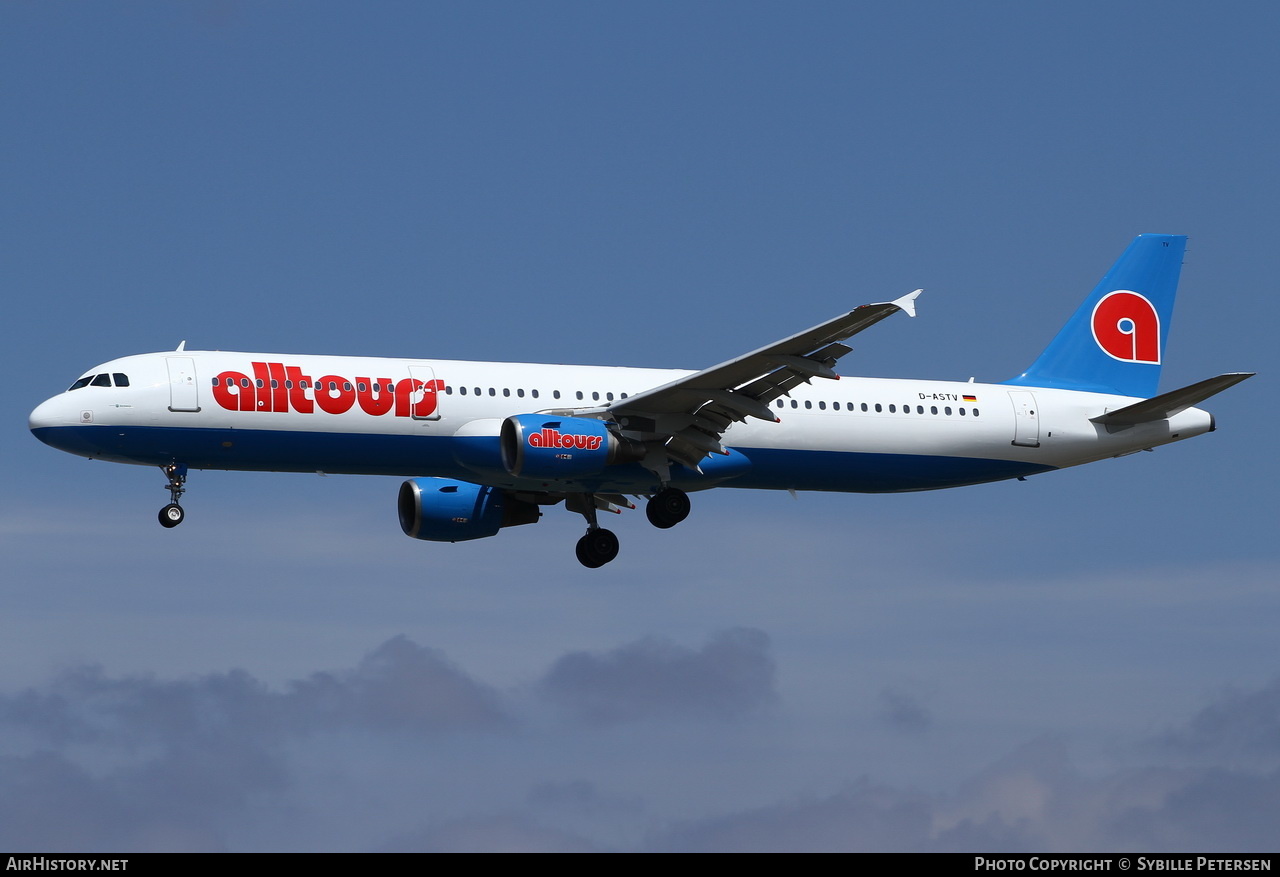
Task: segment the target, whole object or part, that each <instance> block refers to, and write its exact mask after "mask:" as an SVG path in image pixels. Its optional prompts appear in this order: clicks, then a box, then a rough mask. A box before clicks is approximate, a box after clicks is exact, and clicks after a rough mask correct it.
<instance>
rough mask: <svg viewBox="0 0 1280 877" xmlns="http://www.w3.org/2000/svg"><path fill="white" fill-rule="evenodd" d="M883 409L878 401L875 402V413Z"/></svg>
mask: <svg viewBox="0 0 1280 877" xmlns="http://www.w3.org/2000/svg"><path fill="white" fill-rule="evenodd" d="M883 410H884V409H883V408H881V407H880V403H879V402H877V403H876V413H877V414H879V413H880V412H881V411H883Z"/></svg>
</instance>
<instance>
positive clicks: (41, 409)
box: [27, 396, 76, 438]
mask: <svg viewBox="0 0 1280 877" xmlns="http://www.w3.org/2000/svg"><path fill="white" fill-rule="evenodd" d="M68 411H69V409H68V408H67V405H66V401H65V400H64V399H63V397H62V396H54V397H53V398H52V399H45V400H44V401H43V402H41V403H40V404H39V405H37V406H36V407H35V409H34V410H33V411H32V412H31V414H30V415H29V416H28V417H27V428H28V429H30V430H31V431H32V432H33V433H35V435H36V437H37V438H40V437H41V432H40V431H41V430H45V429H50V428H52V427H56V426H70V425H72V424H74V423H75V422H76V420H75V418H74V417H72V416H71V414H74V413H75V412H70V413H68Z"/></svg>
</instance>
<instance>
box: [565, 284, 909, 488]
mask: <svg viewBox="0 0 1280 877" xmlns="http://www.w3.org/2000/svg"><path fill="white" fill-rule="evenodd" d="M922 291H923V290H919V289H917V290H916V291H915V292H912V293H909V294H907V295H904V296H902V298H899V299H896V300H894V301H891V302H879V303H876V304H868V305H863V306H861V307H859V308H856V309H854V310H852V311H850V312H849V313H847V314H842V315H840V316H838V317H836V318H835V319H833V320H828V321H827V322H825V323H822V324H820V325H817V326H814V327H813V328H812V329H807V330H805V331H804V332H799V333H797V334H795V335H792V336H791V337H789V338H784V339H783V340H781V341H777V342H775V343H773V344H769V345H767V346H765V347H761V348H760V349H759V350H754V351H752V352H751V353H747V354H744V355H742V356H739V357H737V358H735V359H731V360H728V361H727V362H722V363H720V364H719V365H713V366H711V367H710V368H706V369H703V370H702V371H700V372H696V373H694V374H691V375H688V376H686V377H683V378H680V379H678V380H675V381H672V382H671V383H669V384H663V385H662V386H660V387H654V388H653V389H652V390H645V391H644V392H642V393H636V394H635V395H634V396H628V397H627V398H626V399H623V400H621V401H619V402H617V403H615V404H613V405H611V406H609V407H608V408H606V409H600V411H599V414H602V415H606V416H608V417H610V419H612V420H615V421H616V422H617V423H618V425H619V427H621V428H622V429H623V430H624V432H626V433H630V434H633V435H636V436H637V437H638V438H641V439H643V440H647V441H654V440H657V441H658V442H660V446H661V448H662V451H663V452H664V453H663V454H662V456H663V457H664V459H655V458H653V457H652V456H651V457H647V458H646V459H645V465H646V466H648V467H650V468H657V467H663V468H665V466H666V465H667V461H668V460H671V461H674V462H677V463H681V464H683V465H685V466H688V467H689V468H690V469H695V470H697V469H698V465H699V463H700V462H701V461H702V460H703V459H705V458H706V456H707V455H708V454H711V453H720V454H723V453H727V452H726V451H725V450H724V448H723V447H722V446H721V445H720V436H721V435H722V434H723V433H724V431H725V429H727V428H728V426H729V424H731V423H733V422H734V421H739V422H742V421H745V420H746V418H748V417H757V418H760V419H761V420H768V421H772V422H777V420H778V417H777V415H775V414H774V413H773V411H772V409H770V407H769V403H770V402H772V401H773V400H774V399H776V398H778V397H779V396H782V395H785V394H786V393H788V392H789V391H791V390H792V389H793V388H795V387H797V386H799V385H800V384H802V383H808V382H809V381H810V380H811V379H813V378H815V377H820V378H828V379H837V380H838V379H839V375H837V374H836V373H835V371H834V370H833V368H832V367H833V366H834V365H835V363H836V360H838V359H839V358H840V357H842V356H844V355H845V354H846V353H848V352H849V351H850V350H851V349H852V348H850V347H848V346H846V345H844V344H842V343H841V342H842V341H843V340H844V339H846V338H849V337H852V336H853V335H856V334H858V333H859V332H861V331H862V330H863V329H866V328H868V327H870V326H873V325H875V324H876V323H878V322H880V321H881V320H883V319H884V318H885V317H887V316H889V315H891V314H893V313H895V312H897V311H906V313H907V315H908V316H912V317H914V316H915V315H916V311H915V300H916V296H918V295H919V294H920V293H921V292H922ZM583 413H584V414H593V413H596V412H583Z"/></svg>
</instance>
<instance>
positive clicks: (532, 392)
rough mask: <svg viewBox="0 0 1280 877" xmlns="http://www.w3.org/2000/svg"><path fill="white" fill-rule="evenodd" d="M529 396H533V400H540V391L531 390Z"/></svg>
mask: <svg viewBox="0 0 1280 877" xmlns="http://www.w3.org/2000/svg"><path fill="white" fill-rule="evenodd" d="M529 395H531V396H533V398H535V399H537V398H538V391H537V390H530V391H529Z"/></svg>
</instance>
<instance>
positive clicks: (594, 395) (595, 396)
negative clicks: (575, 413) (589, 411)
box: [591, 393, 600, 402]
mask: <svg viewBox="0 0 1280 877" xmlns="http://www.w3.org/2000/svg"><path fill="white" fill-rule="evenodd" d="M591 401H593V402H599V401H600V394H599V393H592V394H591Z"/></svg>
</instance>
